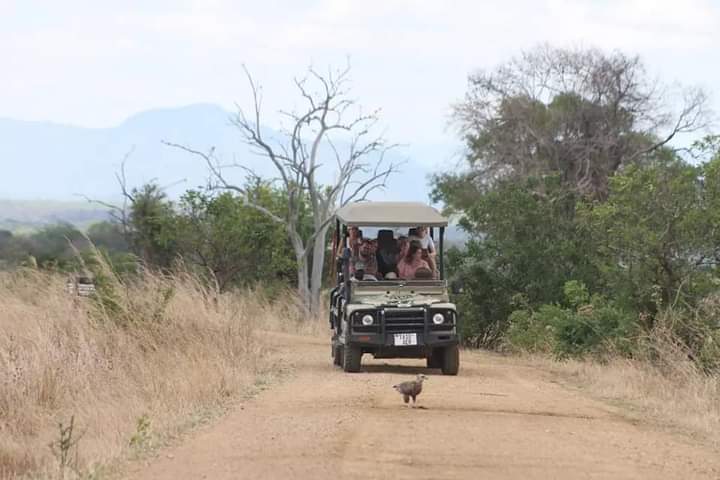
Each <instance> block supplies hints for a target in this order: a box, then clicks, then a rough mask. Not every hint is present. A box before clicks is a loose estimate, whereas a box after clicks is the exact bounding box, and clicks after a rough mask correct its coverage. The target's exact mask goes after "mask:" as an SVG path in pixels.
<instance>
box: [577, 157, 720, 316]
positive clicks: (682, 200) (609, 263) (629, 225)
mask: <svg viewBox="0 0 720 480" xmlns="http://www.w3.org/2000/svg"><path fill="white" fill-rule="evenodd" d="M714 167H715V166H714V165H709V166H708V168H707V169H706V170H707V171H709V172H713V169H714ZM702 173H703V169H702V168H701V167H695V166H692V165H688V164H686V163H684V162H682V161H680V160H677V159H671V160H668V161H658V162H655V163H653V164H652V165H647V166H644V167H640V166H631V167H628V168H627V169H625V170H624V171H623V172H621V173H620V174H618V175H616V176H615V177H613V178H612V179H611V181H610V195H609V197H608V199H607V201H606V202H604V203H594V204H590V203H586V204H583V205H582V207H581V209H580V212H579V214H580V217H581V218H582V222H583V223H584V225H585V226H587V228H588V229H589V230H590V231H591V232H592V234H593V238H595V240H596V242H597V249H596V251H595V255H593V256H594V261H595V262H597V266H598V269H599V270H600V271H601V272H602V276H603V279H604V283H605V286H606V287H605V290H606V292H607V293H608V294H611V295H612V296H613V297H615V298H618V299H624V300H625V301H626V302H627V304H628V306H630V307H632V308H638V309H640V310H645V311H655V310H656V305H657V304H659V303H660V304H664V305H670V304H673V303H675V302H676V301H677V300H681V299H684V300H691V298H686V296H687V295H690V296H693V295H694V296H696V297H697V296H698V295H702V294H703V293H707V288H708V287H710V286H711V283H709V278H708V274H709V273H710V270H708V267H710V266H711V265H712V266H714V264H715V262H716V260H715V259H714V258H713V257H712V256H709V255H708V254H709V253H711V252H710V251H712V253H713V255H714V251H715V250H716V248H717V247H715V242H716V241H717V238H712V237H711V236H710V234H711V232H712V230H713V228H712V213H711V212H712V211H713V210H714V209H715V208H717V206H720V205H717V206H712V205H711V203H712V202H713V199H712V198H707V199H705V198H704V197H706V195H705V194H706V193H710V192H706V189H705V188H704V187H703V182H702V181H701V176H702ZM714 176H715V174H714V173H711V175H710V177H709V178H707V183H708V185H709V186H712V185H714V180H715V178H713V177H714ZM711 197H712V196H711ZM706 200H707V201H706Z"/></svg>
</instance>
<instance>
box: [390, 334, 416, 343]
mask: <svg viewBox="0 0 720 480" xmlns="http://www.w3.org/2000/svg"><path fill="white" fill-rule="evenodd" d="M395 345H400V346H402V345H417V333H396V334H395Z"/></svg>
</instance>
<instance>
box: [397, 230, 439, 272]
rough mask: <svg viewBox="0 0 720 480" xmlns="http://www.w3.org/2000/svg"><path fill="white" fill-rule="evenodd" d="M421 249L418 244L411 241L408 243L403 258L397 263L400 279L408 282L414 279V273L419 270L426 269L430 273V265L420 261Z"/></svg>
mask: <svg viewBox="0 0 720 480" xmlns="http://www.w3.org/2000/svg"><path fill="white" fill-rule="evenodd" d="M422 254H423V251H422V248H421V247H420V242H418V241H416V240H413V241H411V242H410V246H409V247H408V251H407V253H406V254H405V256H404V257H403V258H402V259H401V260H400V261H399V262H398V266H397V268H398V273H399V274H400V278H404V279H406V280H410V279H413V278H415V272H416V271H417V270H418V269H419V268H426V269H428V270H430V271H431V272H432V270H431V269H430V265H428V263H427V262H426V261H425V260H423V259H422Z"/></svg>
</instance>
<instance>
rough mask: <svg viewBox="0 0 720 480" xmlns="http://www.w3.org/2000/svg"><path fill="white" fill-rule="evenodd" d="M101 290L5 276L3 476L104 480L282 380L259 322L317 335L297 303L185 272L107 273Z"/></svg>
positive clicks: (0, 332) (0, 327)
mask: <svg viewBox="0 0 720 480" xmlns="http://www.w3.org/2000/svg"><path fill="white" fill-rule="evenodd" d="M98 291H99V293H100V299H99V300H98V299H95V300H93V299H88V298H79V297H74V296H71V295H69V294H67V293H66V291H65V278H64V277H62V276H60V275H53V274H47V273H41V272H37V271H33V270H25V271H20V272H15V273H9V274H2V275H0V386H1V388H0V478H37V477H41V478H50V477H52V478H97V477H98V476H101V472H103V469H104V468H106V466H107V465H109V464H112V463H113V462H115V461H116V460H117V459H121V458H131V457H133V456H136V455H139V454H142V452H143V451H147V450H150V449H153V448H155V447H156V446H158V445H159V444H161V443H163V441H164V439H166V438H168V437H169V436H172V435H174V434H176V433H178V432H179V431H182V430H183V429H186V428H188V426H191V425H192V424H193V423H196V422H197V421H202V418H206V417H212V416H214V415H216V414H218V413H219V412H221V411H222V410H223V409H224V408H226V407H227V406H228V405H229V404H230V403H232V402H233V401H235V400H237V399H238V398H242V397H243V396H245V395H247V394H248V393H250V392H251V391H252V389H253V386H254V385H256V383H257V382H258V381H262V382H266V381H267V379H268V377H272V376H273V375H277V374H278V373H280V372H281V371H282V365H281V364H279V363H278V362H276V361H275V359H274V356H273V354H272V352H271V351H270V349H268V347H267V346H266V344H265V342H264V341H263V339H262V334H261V333H260V332H261V327H262V328H263V329H264V328H268V327H269V328H278V329H284V330H288V331H289V330H291V329H293V328H295V329H297V327H298V326H299V325H306V326H305V327H304V328H306V329H309V331H312V329H313V328H315V327H313V326H312V323H309V324H308V323H307V322H306V323H305V324H303V319H302V318H301V314H299V313H297V312H298V311H299V310H298V309H297V308H296V305H295V304H294V300H288V301H272V302H271V301H270V300H268V299H267V298H266V297H265V296H263V295H261V294H259V293H258V292H253V291H247V292H244V293H243V292H235V293H228V294H218V293H217V292H215V291H213V290H211V289H208V288H207V287H206V286H205V285H203V284H202V283H201V282H199V281H198V280H197V279H195V278H194V277H192V276H191V275H188V274H176V275H173V276H166V275H158V274H154V273H151V272H145V273H142V274H140V275H139V276H137V277H134V278H133V279H132V280H122V279H120V278H118V277H115V276H113V275H107V276H106V277H104V278H101V279H99V283H98ZM288 298H292V297H288ZM307 325H309V326H307Z"/></svg>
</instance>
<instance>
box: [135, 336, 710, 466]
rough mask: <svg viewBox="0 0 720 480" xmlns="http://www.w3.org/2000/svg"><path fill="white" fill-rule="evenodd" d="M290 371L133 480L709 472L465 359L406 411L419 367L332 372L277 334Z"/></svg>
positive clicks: (490, 361) (662, 439)
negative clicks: (400, 389) (404, 396)
mask: <svg viewBox="0 0 720 480" xmlns="http://www.w3.org/2000/svg"><path fill="white" fill-rule="evenodd" d="M279 348H281V349H282V351H283V352H284V353H283V354H284V355H286V356H287V358H288V359H292V360H290V361H291V363H292V364H293V365H294V366H295V368H296V370H295V374H294V375H293V376H292V378H290V379H289V380H287V381H285V382H282V383H281V384H278V385H276V386H274V387H272V388H270V389H268V390H266V391H264V392H262V393H261V394H259V395H258V396H257V397H255V398H254V399H253V400H251V401H249V402H247V403H245V404H244V405H242V406H239V407H237V408H236V409H235V411H233V412H232V413H230V414H229V415H228V416H226V417H224V418H223V419H222V420H221V421H220V422H219V423H217V424H215V425H212V426H209V427H206V428H205V429H203V430H201V431H198V432H196V433H195V434H194V435H193V436H192V437H190V438H188V439H187V440H186V441H185V443H183V444H182V445H179V446H177V447H174V448H172V449H170V450H166V451H163V452H162V454H161V455H160V456H159V457H158V458H157V459H156V460H155V461H153V462H152V463H151V465H150V466H148V467H146V466H141V465H139V464H138V465H136V466H135V467H134V469H133V471H132V472H131V473H130V474H129V475H128V478H140V479H184V478H188V479H201V478H208V479H245V478H247V479H274V478H282V479H293V480H299V479H324V478H337V479H345V478H349V479H354V478H358V479H359V478H363V479H370V478H373V479H375V478H377V479H385V478H387V479H405V478H407V479H410V478H412V479H414V480H417V479H440V478H453V479H454V478H462V479H465V478H467V479H478V478H492V479H496V478H497V479H528V478H543V479H545V478H555V479H584V478H591V479H595V478H613V479H623V478H652V479H660V478H667V479H683V480H688V479H694V478H712V479H717V478H720V458H718V455H717V453H716V452H713V451H712V450H710V449H708V448H706V447H703V446H700V445H697V444H694V443H693V442H692V441H691V440H689V439H686V438H685V437H680V436H674V435H672V434H670V433H667V432H663V431H659V430H658V429H654V428H652V427H650V426H646V425H642V424H635V423H633V422H630V421H628V420H627V419H625V418H623V417H622V415H621V412H619V411H618V410H616V409H615V408H613V407H610V406H608V405H605V404H603V403H601V402H598V401H595V400H592V399H590V398H587V397H585V396H584V395H583V394H582V393H580V392H577V391H574V390H569V389H566V388H564V387H562V386H560V385H558V384H556V383H553V382H552V381H551V380H550V377H549V376H548V375H546V374H545V373H544V372H542V371H539V370H537V369H534V368H531V367H525V366H520V365H517V363H516V362H513V361H511V360H507V359H503V358H500V357H497V356H494V355H487V354H475V353H466V354H464V355H463V356H462V357H461V372H460V375H459V376H457V377H444V376H442V375H439V374H433V375H431V376H430V378H429V379H428V380H427V382H426V384H425V391H424V392H423V394H422V395H421V396H420V399H419V405H421V406H422V407H423V408H417V409H408V408H406V407H404V406H403V404H402V401H401V398H400V396H399V395H398V394H397V393H396V392H395V391H394V390H393V389H392V388H391V385H393V384H394V383H397V382H398V381H401V380H404V379H408V378H410V377H411V376H412V375H414V374H415V373H417V372H420V371H425V370H424V369H421V368H419V367H420V366H421V365H423V362H420V361H414V360H410V361H408V360H395V361H390V362H388V363H392V365H393V366H387V365H384V363H385V362H381V361H374V360H372V359H371V358H370V357H369V356H366V357H365V358H364V362H363V364H364V365H367V366H366V367H364V369H363V373H359V374H345V373H343V372H341V371H340V370H337V369H335V368H333V367H332V365H331V361H330V358H329V347H328V344H327V342H323V341H319V340H315V339H308V338H306V337H290V336H285V337H282V339H281V344H280V345H279Z"/></svg>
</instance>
